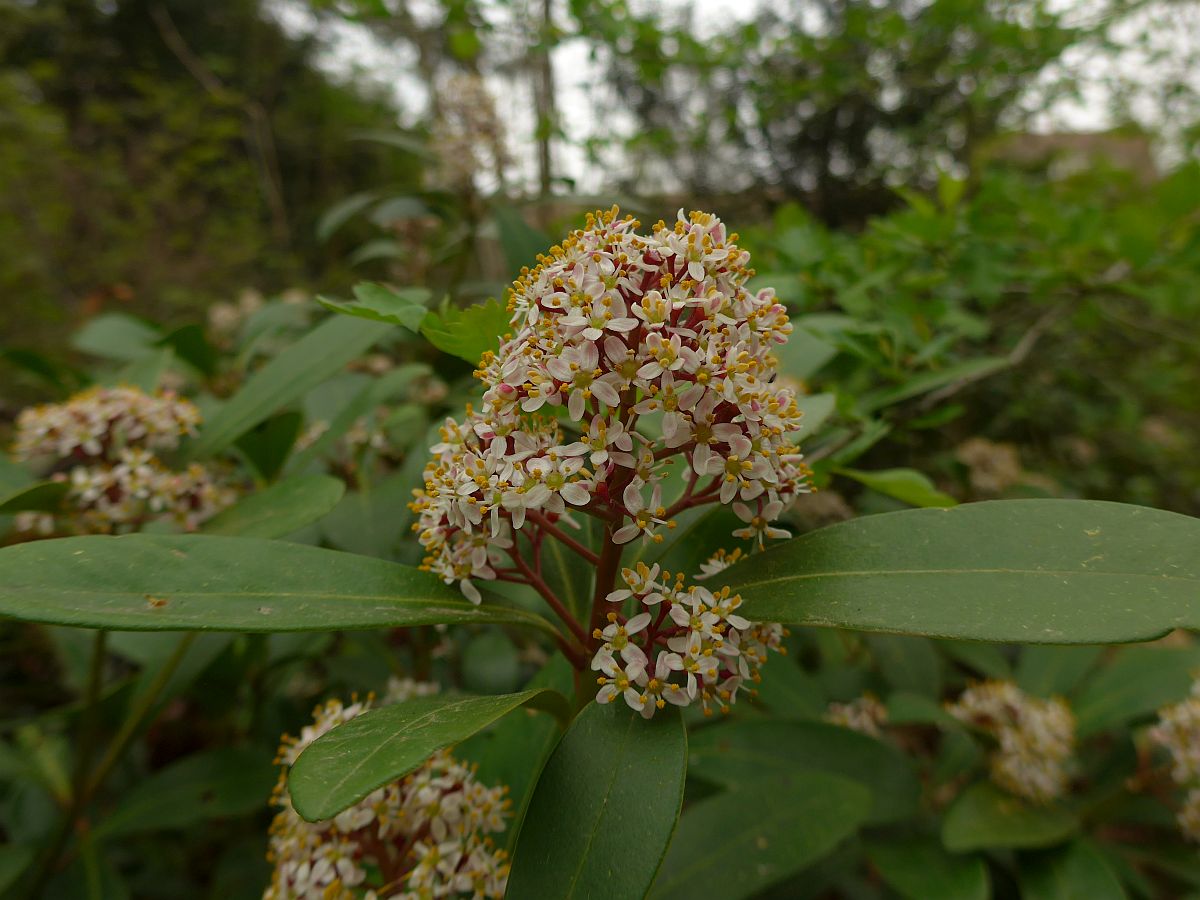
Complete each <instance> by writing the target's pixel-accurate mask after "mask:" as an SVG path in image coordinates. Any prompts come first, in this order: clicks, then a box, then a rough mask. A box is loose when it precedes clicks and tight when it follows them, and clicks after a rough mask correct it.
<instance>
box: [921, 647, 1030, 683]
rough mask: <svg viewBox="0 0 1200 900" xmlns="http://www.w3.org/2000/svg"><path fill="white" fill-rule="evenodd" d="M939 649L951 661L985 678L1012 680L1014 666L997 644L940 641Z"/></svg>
mask: <svg viewBox="0 0 1200 900" xmlns="http://www.w3.org/2000/svg"><path fill="white" fill-rule="evenodd" d="M937 647H938V649H940V650H941V651H942V652H943V653H944V654H946V656H948V657H950V659H952V660H954V661H955V662H957V663H959V664H960V665H963V666H966V667H967V668H968V669H972V670H974V671H975V672H976V673H978V674H979V675H982V676H984V677H985V678H999V679H1002V680H1004V679H1011V678H1012V677H1013V673H1012V666H1011V665H1009V662H1008V658H1007V657H1006V656H1005V655H1004V654H1003V653H1002V652H1001V651H1000V649H999V648H997V647H996V645H995V644H984V643H981V642H979V641H946V640H942V641H938V642H937Z"/></svg>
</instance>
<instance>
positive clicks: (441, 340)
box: [421, 300, 510, 365]
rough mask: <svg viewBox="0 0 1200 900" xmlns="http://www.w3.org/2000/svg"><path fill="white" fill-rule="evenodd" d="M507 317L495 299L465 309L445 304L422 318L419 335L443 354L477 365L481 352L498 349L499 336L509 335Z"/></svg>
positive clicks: (505, 310)
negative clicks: (423, 336)
mask: <svg viewBox="0 0 1200 900" xmlns="http://www.w3.org/2000/svg"><path fill="white" fill-rule="evenodd" d="M509 318H510V317H509V314H508V310H507V309H505V307H504V306H502V305H501V304H499V303H497V302H496V301H495V300H488V301H486V302H485V303H477V304H475V305H474V306H468V307H467V308H466V309H458V308H457V307H454V306H448V305H446V306H443V307H442V308H441V309H440V310H438V311H437V312H431V313H429V315H427V316H426V317H425V320H424V321H423V322H422V324H421V334H423V335H425V338H426V339H427V340H428V341H429V343H431V344H433V346H435V347H437V348H438V349H439V350H441V351H442V352H443V353H449V354H450V355H451V356H457V357H458V358H459V359H464V360H466V361H467V362H469V363H471V364H472V365H478V364H479V359H480V357H481V356H483V354H484V352H485V351H487V350H496V349H497V348H499V346H500V339H501V337H503V336H504V335H505V334H508V333H509V332H510V328H509Z"/></svg>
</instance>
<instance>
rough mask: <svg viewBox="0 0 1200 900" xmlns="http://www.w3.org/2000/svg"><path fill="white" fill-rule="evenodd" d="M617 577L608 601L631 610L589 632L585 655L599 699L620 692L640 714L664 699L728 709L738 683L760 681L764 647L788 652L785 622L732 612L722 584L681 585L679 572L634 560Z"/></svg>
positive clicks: (734, 603) (707, 709)
mask: <svg viewBox="0 0 1200 900" xmlns="http://www.w3.org/2000/svg"><path fill="white" fill-rule="evenodd" d="M621 576H622V579H623V580H624V582H625V585H626V586H625V587H624V588H623V589H621V590H617V591H613V592H612V593H610V594H609V595H608V597H607V599H608V602H610V603H617V604H622V606H623V607H630V606H632V607H633V608H634V610H635V612H634V613H633V614H632V615H630V616H625V615H622V614H621V613H619V612H615V611H613V612H609V613H608V615H607V617H606V618H607V620H608V624H607V625H606V626H605V627H604V628H597V629H596V630H595V632H594V633H593V635H592V636H593V637H594V638H595V639H596V640H597V641H600V642H601V643H600V648H599V649H598V650H597V651H596V654H595V656H594V657H593V658H592V669H593V670H595V671H597V672H600V673H601V674H600V676H599V677H598V679H597V681H598V683H599V684H600V691H599V693H598V694H597V695H596V701H597V702H598V703H609V702H611V701H613V700H615V699H616V698H617V697H621V698H622V699H624V701H625V702H626V703H627V704H628V705H629V706H630V707H631V708H633V709H635V710H637V711H638V712H640V713H641V714H642V715H643V716H645V717H646V718H649V717H651V716H653V715H654V713H655V711H656V710H659V709H662V708H663V707H664V706H666V704H668V703H671V704H673V705H675V706H688V705H690V704H691V703H694V702H699V703H700V705H701V707H702V708H703V710H704V714H705V715H711V714H712V711H713V707H716V708H717V709H720V710H721V711H722V712H729V709H730V705H731V704H733V703H734V702H735V701H736V699H737V694H738V691H739V689H740V688H741V687H742V685H744V684H745V683H746V682H753V683H757V682H758V681H760V680H761V676H760V675H759V669H760V667H761V666H762V665H763V663H765V662H766V660H767V651H768V650H776V651H778V652H780V653H786V652H787V650H786V648H784V647H783V646H782V641H783V638H784V637H786V636H787V631H786V629H784V628H783V626H781V625H765V624H760V623H756V622H751V621H749V620H747V619H745V618H743V617H742V616H740V615H738V614H737V609H738V607H739V606H741V603H742V598H741V597H740V596H738V595H737V594H733V595H731V594H730V591H729V588H727V587H726V588H722V589H721V590H719V591H716V592H713V591H710V590H708V589H707V588H704V587H700V586H691V587H685V580H684V577H683V575H682V574H679V575H675V576H674V577H672V575H671V573H670V572H663V571H660V569H659V567H658V566H657V565H654V566H646V564H645V563H640V562H639V563H638V564H637V566H636V567H635V568H633V569H625V570H624V571H623V572H622V573H621Z"/></svg>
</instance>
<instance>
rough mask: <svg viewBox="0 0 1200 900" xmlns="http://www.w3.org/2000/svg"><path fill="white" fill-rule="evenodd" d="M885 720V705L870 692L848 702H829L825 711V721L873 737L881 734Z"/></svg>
mask: <svg viewBox="0 0 1200 900" xmlns="http://www.w3.org/2000/svg"><path fill="white" fill-rule="evenodd" d="M887 720H888V712H887V707H886V706H884V705H883V704H882V703H880V702H879V700H878V698H876V697H873V696H871V695H870V694H864V695H863V696H861V697H857V698H855V699H854V700H851V701H850V702H849V703H830V704H829V709H828V710H827V711H826V713H825V721H826V722H829V723H831V724H833V725H841V726H842V727H843V728H849V729H850V730H851V731H857V732H858V733H859V734H865V735H867V736H868V737H873V738H877V737H881V736H882V735H883V726H884V725H886V724H887Z"/></svg>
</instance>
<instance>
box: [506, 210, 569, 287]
mask: <svg viewBox="0 0 1200 900" xmlns="http://www.w3.org/2000/svg"><path fill="white" fill-rule="evenodd" d="M492 214H493V216H494V217H495V221H496V229H497V232H498V234H499V238H500V247H501V249H502V250H503V251H504V260H505V262H507V263H508V270H509V277H510V278H516V277H517V276H518V275H519V274H520V273H521V269H522V268H523V267H524V266H528V267H529V268H531V269H532V268H533V267H534V266H535V265H537V257H538V254H539V253H545V252H546V251H547V250H549V249H550V245H551V244H553V243H554V241H552V240H551V239H550V238H549V237H548V236H547V235H546V234H544V233H543V232H541V231H539V230H538V229H536V228H534V227H532V226H531V225H529V224H528V223H527V222H526V221H525V217H524V216H522V215H521V211H520V210H519V209H517V208H516V207H514V206H509V205H508V204H503V203H497V204H495V206H494V207H493V211H492Z"/></svg>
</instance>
